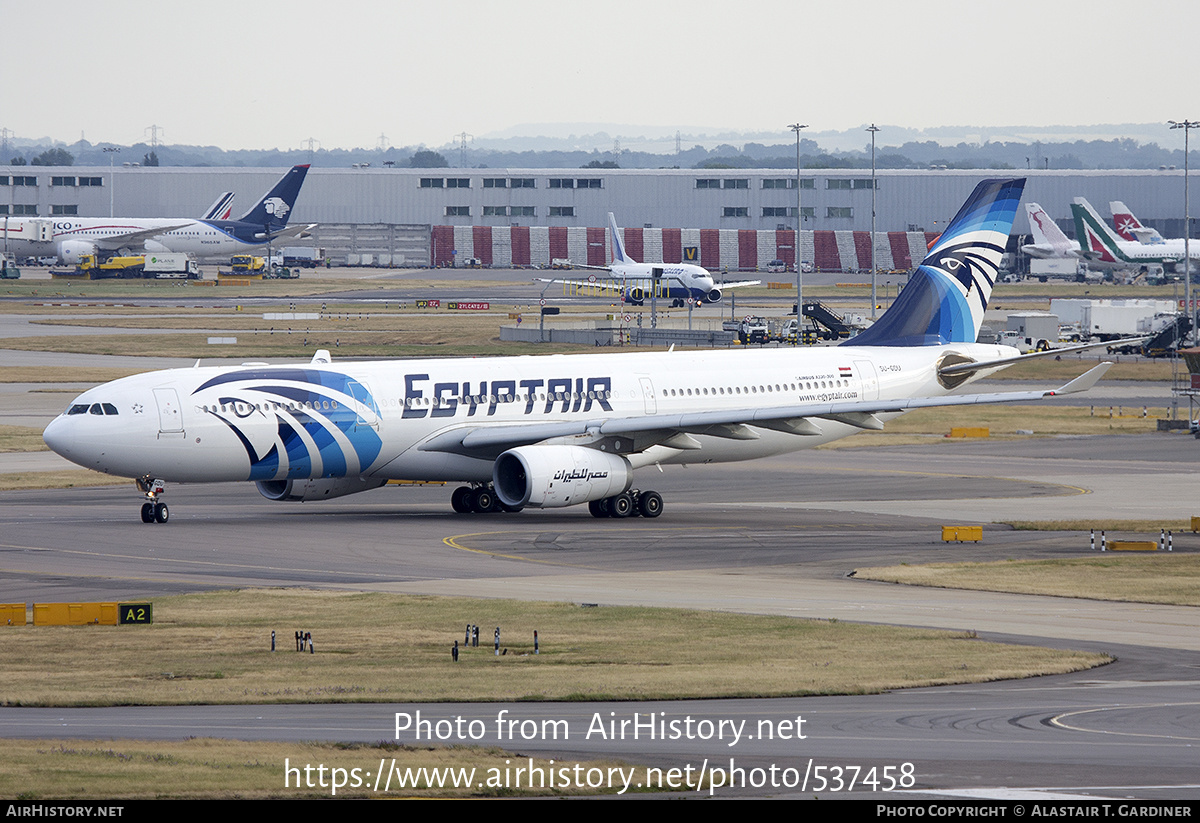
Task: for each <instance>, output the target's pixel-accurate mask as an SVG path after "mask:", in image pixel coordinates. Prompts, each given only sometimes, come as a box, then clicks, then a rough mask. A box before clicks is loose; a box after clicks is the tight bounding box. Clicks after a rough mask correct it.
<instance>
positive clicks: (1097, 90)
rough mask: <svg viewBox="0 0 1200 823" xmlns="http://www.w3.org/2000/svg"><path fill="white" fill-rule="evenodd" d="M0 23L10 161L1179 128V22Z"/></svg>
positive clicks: (612, 0)
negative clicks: (77, 155) (650, 138)
mask: <svg viewBox="0 0 1200 823" xmlns="http://www.w3.org/2000/svg"><path fill="white" fill-rule="evenodd" d="M0 10H2V11H3V17H2V18H0V19H3V20H4V24H5V25H4V32H5V37H4V49H3V54H4V59H3V61H2V63H0V66H2V67H3V68H0V78H2V79H3V86H2V87H3V93H2V95H3V97H2V98H0V102H2V105H0V127H3V128H7V129H9V130H10V132H11V133H12V134H13V135H14V136H16V137H20V138H37V137H43V136H49V137H53V138H55V139H59V140H65V141H67V142H74V141H75V140H77V139H79V137H80V136H81V133H82V135H83V136H84V137H86V138H87V139H88V140H90V141H92V142H101V141H112V142H115V143H119V144H131V143H136V142H139V141H143V140H148V139H149V132H148V130H147V127H148V126H151V125H157V126H159V127H161V132H160V138H159V139H160V141H162V142H166V143H182V144H199V145H217V146H220V147H222V148H226V149H238V148H281V149H287V148H300V147H301V143H302V141H305V140H306V139H307V138H310V137H312V138H316V139H317V140H318V141H320V146H321V147H322V148H326V149H331V148H339V147H342V148H351V147H360V146H361V147H374V146H376V145H378V144H379V138H380V135H381V134H382V135H386V137H387V140H388V142H389V143H390V144H391V145H395V146H404V145H414V144H418V143H424V144H426V145H430V146H441V145H444V144H445V143H447V142H449V141H451V140H452V139H454V137H455V135H457V134H459V133H461V132H467V133H468V134H471V135H474V136H475V137H477V138H480V137H486V136H493V135H497V134H501V133H512V131H513V129H514V128H515V127H520V128H517V130H518V131H520V132H523V133H526V134H531V135H532V134H535V133H537V132H538V131H539V129H537V128H534V127H532V126H530V127H528V128H525V127H523V124H547V123H555V124H564V123H566V124H574V123H578V124H589V125H588V127H587V130H591V128H592V127H593V125H594V124H596V123H617V124H638V125H644V126H645V127H647V128H649V127H654V128H656V129H658V130H659V131H660V132H661V131H663V130H666V131H669V132H670V133H674V131H675V130H676V129H680V130H683V131H684V132H685V133H687V132H688V131H690V130H693V129H696V128H703V129H705V130H707V131H710V132H712V131H718V130H720V131H726V130H733V131H745V132H761V131H763V130H769V131H776V130H777V131H778V133H779V135H780V138H781V139H784V140H787V139H791V136H790V135H789V134H788V132H787V129H786V126H787V124H788V123H794V122H796V121H799V122H801V123H806V124H809V125H810V126H811V127H812V129H813V130H814V131H820V130H826V129H846V128H854V127H856V126H859V125H863V124H867V123H870V122H872V121H874V122H876V123H880V124H894V125H899V126H909V127H915V128H922V127H928V126H938V125H967V124H970V125H979V126H983V127H987V126H1002V125H1014V124H1029V125H1057V124H1071V125H1085V124H1093V123H1129V122H1161V121H1165V120H1167V119H1176V120H1178V119H1183V118H1188V117H1191V118H1200V100H1197V97H1198V95H1200V93H1198V92H1197V83H1196V72H1195V68H1196V63H1197V59H1196V57H1195V54H1196V49H1195V47H1196V43H1195V35H1196V32H1197V30H1198V26H1197V23H1198V22H1200V4H1198V3H1195V2H1194V0H1144V1H1143V2H1139V3H1136V4H1132V5H1131V4H1130V3H1128V2H1116V0H1087V2H1081V1H1079V0H1041V1H1040V2H1033V1H1032V0H1010V1H1009V2H1000V3H968V2H962V0H955V1H954V2H949V1H948V0H946V1H943V0H886V1H884V0H857V1H854V0H851V1H849V2H847V1H846V0H843V2H837V1H836V0H821V1H820V2H806V1H805V0H742V2H738V3H732V2H715V0H686V2H684V1H682V0H637V1H636V2H635V0H604V2H596V1H595V0H593V2H588V3H583V2H573V1H572V0H493V1H492V2H484V0H454V1H453V2H421V3H417V2H403V1H402V2H389V3H382V2H380V3H376V2H365V1H364V2H359V0H340V2H331V1H330V0H321V1H320V2H316V1H315V0H287V2H274V0H253V2H247V1H246V0H238V1H237V2H231V0H203V2H188V3H179V2H160V1H158V0H155V1H153V2H151V1H148V0H113V1H112V2H105V1H104V0H56V2H54V3H49V4H47V3H36V2H32V1H31V0H0ZM558 130H559V131H561V130H562V129H558ZM582 130H583V129H581V131H582ZM541 131H545V129H541ZM620 131H624V132H626V133H627V132H628V129H621V130H620ZM880 137H881V139H882V138H883V137H884V135H882V134H881V135H880ZM1169 139H1170V138H1169V137H1168V136H1167V134H1166V129H1165V126H1164V134H1163V141H1169ZM731 142H733V141H731ZM624 147H625V148H630V149H636V148H638V146H637V145H636V144H629V145H626V146H624Z"/></svg>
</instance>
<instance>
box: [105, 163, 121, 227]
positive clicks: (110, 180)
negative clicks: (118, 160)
mask: <svg viewBox="0 0 1200 823" xmlns="http://www.w3.org/2000/svg"><path fill="white" fill-rule="evenodd" d="M120 151H121V150H120V149H119V148H117V147H116V146H106V147H105V149H104V153H105V154H107V155H108V216H109V217H110V218H111V217H112V216H113V158H114V157H116V155H117V154H118V153H119V152H120Z"/></svg>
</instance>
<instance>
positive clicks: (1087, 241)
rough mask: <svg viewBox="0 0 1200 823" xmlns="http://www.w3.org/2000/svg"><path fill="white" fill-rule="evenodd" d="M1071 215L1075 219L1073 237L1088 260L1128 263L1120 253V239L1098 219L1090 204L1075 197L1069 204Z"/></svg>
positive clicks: (1125, 256)
mask: <svg viewBox="0 0 1200 823" xmlns="http://www.w3.org/2000/svg"><path fill="white" fill-rule="evenodd" d="M1071 214H1072V215H1074V217H1075V236H1076V237H1077V238H1078V239H1079V245H1080V246H1082V247H1083V250H1084V253H1085V254H1086V255H1087V256H1088V257H1089V258H1090V259H1092V260H1099V261H1102V262H1104V263H1121V262H1128V261H1129V258H1128V256H1127V255H1126V254H1125V252H1123V251H1121V246H1120V238H1119V237H1117V234H1116V232H1114V231H1113V230H1112V229H1110V228H1109V227H1108V226H1107V225H1105V223H1104V221H1103V220H1101V219H1100V215H1098V214H1096V210H1095V209H1093V208H1092V204H1091V203H1089V202H1088V201H1087V200H1085V199H1084V198H1082V197H1076V198H1075V202H1073V203H1072V204H1071Z"/></svg>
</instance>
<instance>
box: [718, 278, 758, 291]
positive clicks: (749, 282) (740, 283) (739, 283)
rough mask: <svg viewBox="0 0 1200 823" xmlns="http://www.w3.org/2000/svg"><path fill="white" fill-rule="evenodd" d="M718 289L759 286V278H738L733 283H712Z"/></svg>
mask: <svg viewBox="0 0 1200 823" xmlns="http://www.w3.org/2000/svg"><path fill="white" fill-rule="evenodd" d="M713 285H715V286H716V287H717V288H718V289H742V288H745V287H746V286H761V285H762V281H761V280H738V281H737V282H735V283H714V284H713Z"/></svg>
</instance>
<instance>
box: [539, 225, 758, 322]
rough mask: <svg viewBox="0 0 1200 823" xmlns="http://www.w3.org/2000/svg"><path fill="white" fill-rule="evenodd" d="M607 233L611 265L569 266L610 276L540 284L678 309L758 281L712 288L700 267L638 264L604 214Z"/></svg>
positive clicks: (712, 282)
mask: <svg viewBox="0 0 1200 823" xmlns="http://www.w3.org/2000/svg"><path fill="white" fill-rule="evenodd" d="M608 226H609V232H610V234H611V236H612V255H613V261H612V265H611V266H588V265H585V264H582V263H573V264H572V265H574V266H576V267H577V268H581V269H595V270H596V271H606V272H609V273H610V274H611V275H612V276H611V277H609V278H605V280H603V281H596V280H595V278H591V279H589V280H586V281H585V280H547V279H539V282H542V283H563V284H566V285H568V286H576V287H579V288H598V289H608V288H611V289H617V290H620V292H621V295H622V299H623V300H624V301H625V302H626V303H630V304H632V305H635V306H641V305H643V304H644V303H645V302H646V301H647V300H650V299H652V298H657V299H659V300H670V301H671V306H673V307H674V306H682V305H683V304H684V303H685V302H686V301H688V300H693V301H695V302H696V303H716V302H718V301H719V300H720V299H721V295H722V290H723V289H734V288H739V287H744V286H757V285H759V283H761V282H762V281H760V280H743V281H739V282H737V283H722V284H721V286H720V287H718V286H717V285H716V282H715V281H714V279H713V276H712V274H711V273H709V271H708V269H706V268H704V267H703V266H696V265H693V264H691V263H639V262H638V261H636V260H634V259H633V258H632V257H630V256H629V255H628V254H627V253H626V252H625V241H624V239H622V236H621V230H620V229H619V228H618V227H617V218H615V217H613V213H612V212H609V213H608Z"/></svg>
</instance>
